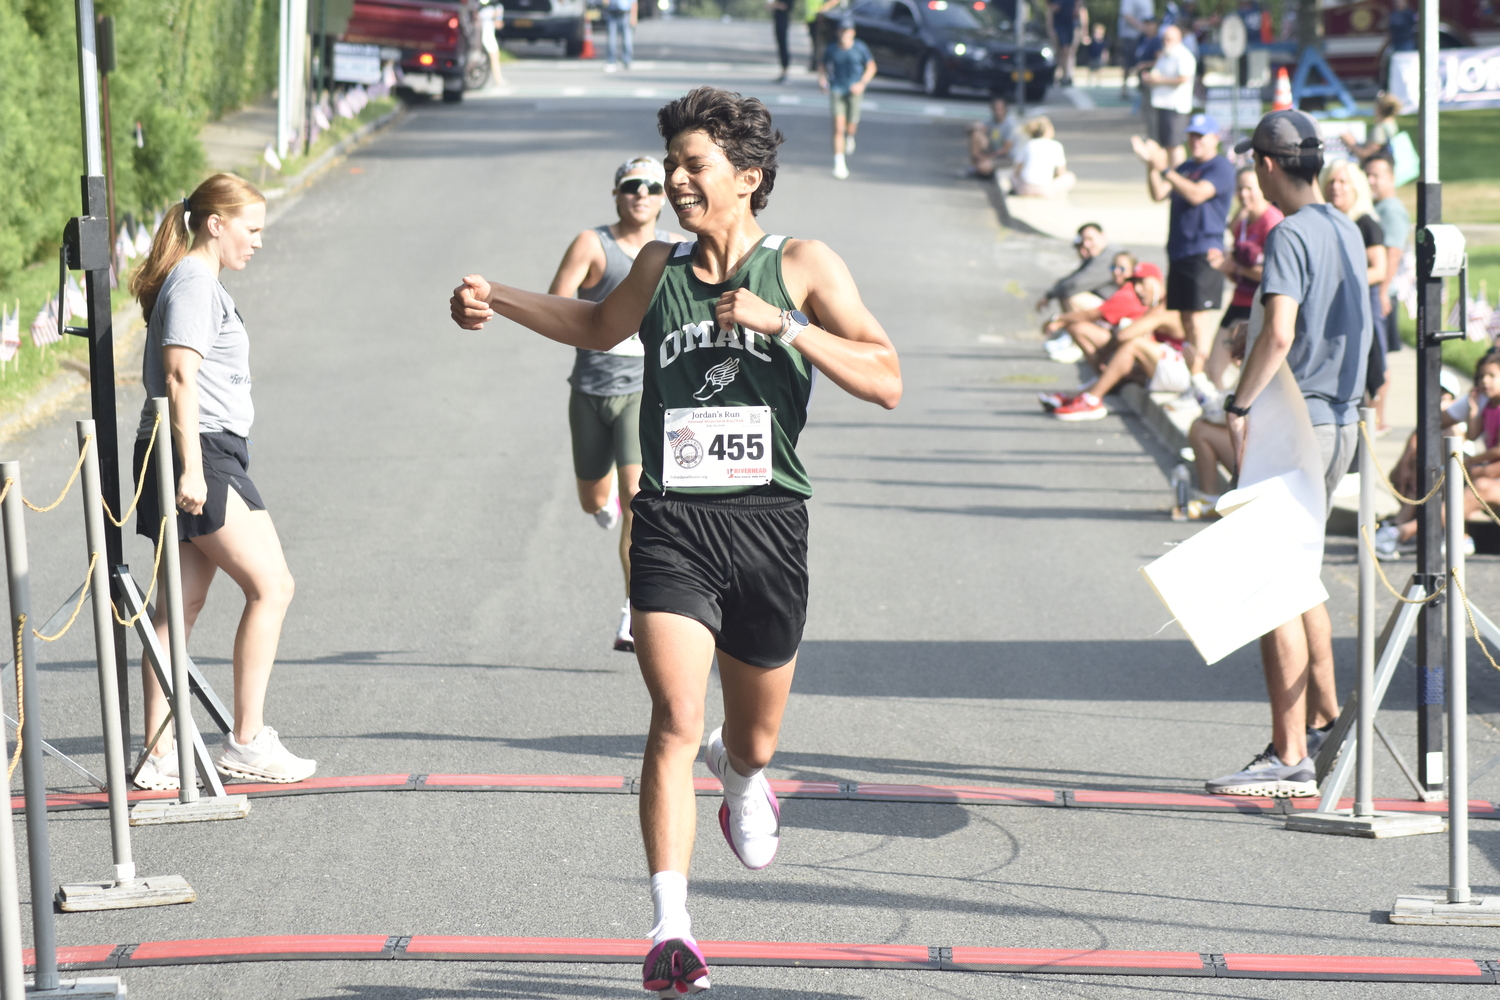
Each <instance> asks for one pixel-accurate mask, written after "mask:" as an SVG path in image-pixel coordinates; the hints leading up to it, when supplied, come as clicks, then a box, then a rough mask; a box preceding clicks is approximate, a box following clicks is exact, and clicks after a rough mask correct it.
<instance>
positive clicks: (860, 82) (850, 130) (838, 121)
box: [818, 21, 875, 180]
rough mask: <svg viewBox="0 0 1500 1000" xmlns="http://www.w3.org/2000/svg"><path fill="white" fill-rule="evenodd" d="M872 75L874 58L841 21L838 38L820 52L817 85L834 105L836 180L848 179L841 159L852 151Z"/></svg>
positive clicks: (852, 28) (834, 167) (851, 29)
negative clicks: (821, 62) (863, 97)
mask: <svg viewBox="0 0 1500 1000" xmlns="http://www.w3.org/2000/svg"><path fill="white" fill-rule="evenodd" d="M874 76H875V57H874V56H872V55H871V54H870V48H869V46H867V45H866V44H865V43H864V42H862V41H860V40H859V39H857V38H855V37H854V22H853V21H842V22H840V24H839V36H838V38H837V39H836V40H835V41H832V42H829V43H828V48H826V49H824V50H823V65H822V66H820V67H819V68H818V86H819V87H821V88H822V89H823V91H824V92H825V93H827V94H828V97H829V101H830V102H831V103H832V105H833V176H835V177H837V178H838V179H839V180H844V179H845V178H847V177H848V176H849V167H848V165H847V164H846V163H845V161H844V156H845V155H846V154H852V153H853V152H854V133H855V132H856V131H857V130H858V129H859V99H860V97H861V95H863V94H864V92H865V85H866V84H868V83H869V82H870V80H872V79H873V78H874Z"/></svg>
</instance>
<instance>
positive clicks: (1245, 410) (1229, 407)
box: [1224, 392, 1250, 417]
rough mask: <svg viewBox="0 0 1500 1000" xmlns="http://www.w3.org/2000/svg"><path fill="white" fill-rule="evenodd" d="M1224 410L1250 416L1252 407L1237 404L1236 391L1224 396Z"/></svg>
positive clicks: (1237, 414) (1239, 415)
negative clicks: (1235, 403) (1235, 401)
mask: <svg viewBox="0 0 1500 1000" xmlns="http://www.w3.org/2000/svg"><path fill="white" fill-rule="evenodd" d="M1224 412H1225V413H1233V414H1234V415H1235V416H1237V417H1248V416H1249V415H1250V407H1248V406H1235V405H1234V393H1232V392H1231V393H1230V394H1229V395H1227V396H1225V397H1224Z"/></svg>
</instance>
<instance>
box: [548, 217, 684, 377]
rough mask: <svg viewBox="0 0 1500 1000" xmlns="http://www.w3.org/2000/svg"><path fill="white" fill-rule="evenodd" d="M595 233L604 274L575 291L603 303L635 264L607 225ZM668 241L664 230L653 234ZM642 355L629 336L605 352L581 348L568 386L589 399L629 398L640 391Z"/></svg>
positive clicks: (638, 341) (638, 345)
mask: <svg viewBox="0 0 1500 1000" xmlns="http://www.w3.org/2000/svg"><path fill="white" fill-rule="evenodd" d="M594 232H595V233H596V234H598V236H599V243H600V245H601V246H603V247H604V273H603V274H602V275H600V276H599V281H598V282H597V283H595V284H594V285H592V286H591V287H589V288H580V289H578V297H579V298H580V299H583V300H584V301H585V302H603V301H604V297H605V296H606V295H608V294H609V293H610V292H612V291H614V290H615V288H616V286H618V285H619V284H620V282H622V281H624V280H625V277H626V275H628V274H630V268H631V265H632V264H634V263H635V261H634V260H632V259H631V257H630V256H629V255H628V254H626V253H625V251H624V250H621V249H620V244H619V242H618V241H617V240H616V239H615V237H614V234H613V233H611V232H610V231H609V227H608V226H595V227H594ZM670 238H671V234H670V233H668V232H667V231H666V230H665V229H658V230H657V231H656V239H658V240H661V241H662V242H667V241H668V240H669V239H670ZM644 353H645V352H644V351H643V350H642V348H641V339H640V337H631V338H630V339H629V340H625V341H622V342H620V343H619V344H616V345H615V346H614V347H613V348H611V349H610V350H608V351H590V350H588V349H587V348H583V347H580V348H578V354H577V356H576V357H575V358H574V359H573V372H572V374H571V375H569V376H568V384H569V385H571V386H572V387H573V388H574V389H576V390H577V391H579V392H581V393H584V394H585V395H589V396H628V395H629V394H630V393H632V392H640V391H641V369H642V365H641V358H642V355H643V354H644Z"/></svg>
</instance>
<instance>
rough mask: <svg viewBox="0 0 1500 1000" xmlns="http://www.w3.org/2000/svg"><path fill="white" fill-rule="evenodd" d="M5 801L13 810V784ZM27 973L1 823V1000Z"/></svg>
mask: <svg viewBox="0 0 1500 1000" xmlns="http://www.w3.org/2000/svg"><path fill="white" fill-rule="evenodd" d="M12 488H13V489H16V490H19V489H20V487H19V486H17V487H12ZM7 499H8V498H7ZM11 625H12V626H14V625H15V622H14V621H12V622H11ZM12 655H14V654H12ZM5 797H6V805H7V806H9V805H10V782H9V781H7V782H6V788H5ZM25 972H26V967H25V962H24V959H23V957H22V955H21V889H20V885H19V879H18V878H17V877H16V828H15V823H14V822H13V821H10V820H8V819H7V821H6V822H3V823H0V1000H24V998H25V996H26V981H25Z"/></svg>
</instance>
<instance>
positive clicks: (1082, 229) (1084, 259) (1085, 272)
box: [1035, 222, 1135, 312]
mask: <svg viewBox="0 0 1500 1000" xmlns="http://www.w3.org/2000/svg"><path fill="white" fill-rule="evenodd" d="M1073 250H1074V251H1075V252H1076V253H1077V254H1078V260H1079V264H1078V266H1077V267H1075V268H1074V269H1073V270H1071V271H1069V272H1068V273H1067V275H1066V276H1064V277H1061V278H1058V279H1057V281H1056V282H1054V283H1053V285H1052V287H1051V288H1049V289H1047V290H1046V291H1045V292H1043V293H1042V297H1041V298H1039V299H1037V300H1036V307H1035V308H1036V311H1037V312H1041V311H1042V310H1043V309H1045V308H1047V303H1048V302H1050V301H1052V300H1054V299H1056V300H1057V305H1058V307H1059V308H1060V309H1061V310H1062V311H1063V312H1072V311H1073V310H1075V309H1092V308H1093V307H1094V306H1097V305H1099V304H1100V303H1101V302H1103V301H1104V300H1105V299H1107V298H1109V297H1110V296H1111V295H1113V294H1115V290H1116V289H1118V288H1119V287H1120V285H1122V284H1123V283H1124V281H1125V278H1127V277H1129V276H1130V272H1129V271H1126V272H1125V275H1124V276H1123V277H1121V278H1120V279H1119V280H1118V281H1117V280H1115V277H1116V276H1115V273H1114V272H1113V271H1112V270H1111V269H1110V264H1111V263H1112V262H1113V261H1114V259H1115V256H1116V255H1118V254H1119V253H1120V252H1121V250H1120V248H1119V247H1116V246H1112V245H1111V244H1110V242H1109V240H1108V239H1107V238H1106V237H1105V235H1104V227H1103V226H1101V225H1099V223H1097V222H1085V223H1084V224H1083V225H1081V226H1079V227H1078V234H1077V235H1076V236H1074V237H1073ZM1131 266H1132V267H1134V266H1135V265H1134V263H1132V264H1131Z"/></svg>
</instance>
